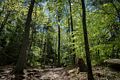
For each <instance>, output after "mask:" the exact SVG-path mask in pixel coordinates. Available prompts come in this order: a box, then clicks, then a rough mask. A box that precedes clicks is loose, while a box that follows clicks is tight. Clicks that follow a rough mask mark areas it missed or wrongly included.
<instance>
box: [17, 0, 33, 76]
mask: <svg viewBox="0 0 120 80" xmlns="http://www.w3.org/2000/svg"><path fill="white" fill-rule="evenodd" d="M34 3H35V0H31V4H30V7H29V11H28V14H27V19H26V23H25V31H24V36H23V41H22V46H21V50H20V54H19V59H18V62H17V64H16V68H15V73H16V74H20V73H23V69H24V67H25V63H26V60H27V50H28V47H29V34H30V23H31V21H32V12H33V8H34Z"/></svg>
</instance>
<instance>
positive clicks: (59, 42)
mask: <svg viewBox="0 0 120 80" xmlns="http://www.w3.org/2000/svg"><path fill="white" fill-rule="evenodd" d="M58 22H60V15H59V13H58ZM58 66H60V25H59V24H58Z"/></svg>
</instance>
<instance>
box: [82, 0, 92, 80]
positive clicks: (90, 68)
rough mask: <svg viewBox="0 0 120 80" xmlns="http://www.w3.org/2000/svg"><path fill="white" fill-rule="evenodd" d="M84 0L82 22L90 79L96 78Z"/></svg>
mask: <svg viewBox="0 0 120 80" xmlns="http://www.w3.org/2000/svg"><path fill="white" fill-rule="evenodd" d="M84 1H85V0H81V2H82V24H83V33H84V43H85V53H86V61H87V68H88V80H94V78H93V73H92V66H91V59H90V51H89V43H88V35H87V26H86V8H85V2H84Z"/></svg>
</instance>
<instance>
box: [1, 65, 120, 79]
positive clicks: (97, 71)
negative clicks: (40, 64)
mask: <svg viewBox="0 0 120 80" xmlns="http://www.w3.org/2000/svg"><path fill="white" fill-rule="evenodd" d="M11 71H12V67H11V66H6V67H5V66H4V67H0V80H16V79H15V75H12V74H10V72H11ZM93 74H94V77H95V80H120V72H116V71H112V70H110V69H109V68H107V67H94V68H93ZM17 80H87V74H86V73H85V72H80V73H78V71H77V69H76V68H72V69H65V68H48V69H38V68H29V69H25V70H24V75H19V79H17Z"/></svg>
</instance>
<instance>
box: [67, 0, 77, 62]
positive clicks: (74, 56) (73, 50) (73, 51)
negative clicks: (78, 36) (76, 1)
mask: <svg viewBox="0 0 120 80" xmlns="http://www.w3.org/2000/svg"><path fill="white" fill-rule="evenodd" d="M68 2H69V7H70V26H71V33H72V38H74V34H73V18H72V7H71V0H68ZM72 42H73V45H72V47H73V49H72V53H73V63H74V64H75V59H76V54H75V48H74V40H72Z"/></svg>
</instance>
